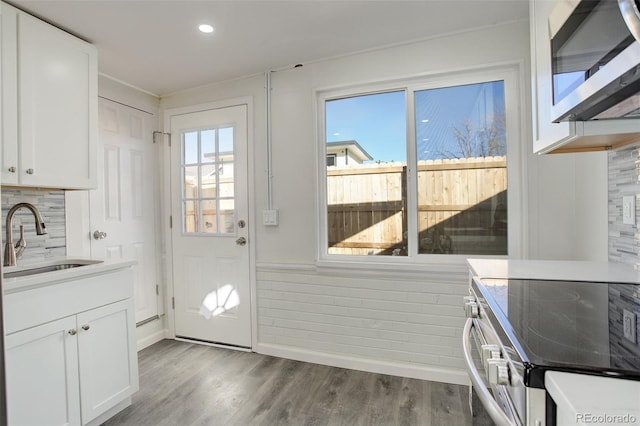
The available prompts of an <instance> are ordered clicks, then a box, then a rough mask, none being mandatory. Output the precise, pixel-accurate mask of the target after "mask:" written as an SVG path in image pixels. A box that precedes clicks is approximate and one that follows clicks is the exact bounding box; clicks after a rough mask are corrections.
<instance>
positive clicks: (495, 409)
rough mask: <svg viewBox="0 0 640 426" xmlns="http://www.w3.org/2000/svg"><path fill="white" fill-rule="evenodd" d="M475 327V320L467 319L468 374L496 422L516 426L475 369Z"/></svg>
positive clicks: (465, 344)
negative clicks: (473, 350)
mask: <svg viewBox="0 0 640 426" xmlns="http://www.w3.org/2000/svg"><path fill="white" fill-rule="evenodd" d="M472 327H475V325H474V324H473V320H472V319H471V318H469V319H467V322H466V324H465V325H464V331H463V332H462V349H463V351H464V359H465V361H466V364H467V372H468V373H469V377H470V378H471V383H472V385H473V388H474V389H475V390H476V393H477V394H478V397H479V398H480V401H482V405H484V408H485V409H486V410H487V413H488V414H489V416H490V417H491V419H493V421H494V422H496V424H497V425H499V426H514V425H515V423H514V422H513V421H512V420H511V419H509V417H507V415H506V414H505V413H504V411H502V409H501V408H500V406H499V405H498V403H497V402H496V400H495V399H494V398H493V395H491V392H489V389H487V386H486V385H485V384H484V382H483V380H482V377H481V376H480V373H479V372H478V370H477V369H476V367H475V364H474V363H473V358H472V357H471V341H470V340H469V339H470V335H471V328H472Z"/></svg>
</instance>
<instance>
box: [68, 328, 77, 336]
mask: <svg viewBox="0 0 640 426" xmlns="http://www.w3.org/2000/svg"><path fill="white" fill-rule="evenodd" d="M67 333H69V334H70V335H72V336H75V335H76V334H78V330H76V329H75V328H72V329H71V330H69V331H67Z"/></svg>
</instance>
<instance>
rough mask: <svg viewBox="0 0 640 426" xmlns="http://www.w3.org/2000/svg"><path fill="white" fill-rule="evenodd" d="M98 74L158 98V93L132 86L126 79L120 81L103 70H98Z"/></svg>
mask: <svg viewBox="0 0 640 426" xmlns="http://www.w3.org/2000/svg"><path fill="white" fill-rule="evenodd" d="M98 75H99V76H100V77H104V78H107V79H109V80H111V81H115V82H116V83H118V84H122V85H123V86H127V87H129V88H131V89H133V90H136V91H138V92H141V93H144V94H146V95H149V96H153V97H154V98H156V99H158V100H159V99H160V95H157V94H155V93H153V92H150V91H148V90H145V89H142V88H140V87H138V86H134V85H133V84H130V83H127V82H126V81H122V80H120V79H118V78H115V77H113V76H111V75H109V74H105V73H103V72H99V73H98Z"/></svg>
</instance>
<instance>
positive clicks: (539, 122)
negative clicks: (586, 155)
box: [529, 0, 640, 153]
mask: <svg viewBox="0 0 640 426" xmlns="http://www.w3.org/2000/svg"><path fill="white" fill-rule="evenodd" d="M561 2H562V3H567V2H566V1H564V0H556V1H552V0H534V1H531V2H530V3H529V8H530V10H529V19H530V32H531V34H530V36H531V38H530V40H531V86H532V87H531V89H532V97H531V98H532V102H533V105H532V111H533V151H534V152H536V153H548V152H553V153H559V152H580V151H601V150H607V149H611V148H615V147H617V146H621V145H624V144H627V143H631V142H635V141H637V140H636V139H632V138H633V136H631V137H630V134H632V133H636V134H637V132H638V131H639V129H640V121H639V120H601V121H584V122H581V121H578V122H561V123H553V122H552V118H551V105H552V85H551V84H552V83H551V43H550V41H549V34H550V33H549V16H550V15H551V12H552V11H553V9H554V8H555V7H556V6H557V5H558V4H559V3H561ZM625 132H626V133H625Z"/></svg>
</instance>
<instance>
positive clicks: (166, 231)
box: [159, 96, 258, 350]
mask: <svg viewBox="0 0 640 426" xmlns="http://www.w3.org/2000/svg"><path fill="white" fill-rule="evenodd" d="M240 105H246V107H247V209H248V221H249V247H248V250H249V292H250V302H251V309H250V315H251V330H250V331H251V348H252V350H253V349H254V348H255V347H256V346H257V345H258V335H257V331H258V315H257V298H256V292H257V287H256V274H255V271H256V268H255V265H256V261H255V259H256V257H255V250H256V246H255V240H256V214H255V206H254V203H253V200H255V167H254V160H253V159H254V155H253V153H254V149H253V148H254V143H253V142H254V128H253V97H252V96H244V97H238V98H232V99H226V100H221V101H214V102H207V103H203V104H196V105H189V106H184V107H176V108H167V109H165V110H164V118H163V120H164V121H163V126H162V127H163V129H164V130H163V131H164V132H167V129H169V130H170V125H171V117H172V116H174V115H181V114H190V113H195V112H200V111H207V110H211V109H220V108H228V107H234V106H240ZM168 133H170V131H169V132H168ZM169 138H170V136H168V135H165V136H164V137H163V138H162V150H161V158H160V161H159V164H161V165H162V193H161V194H160V198H161V200H162V212H161V213H162V214H161V216H162V217H161V222H162V229H163V231H162V234H163V236H164V243H163V249H164V253H162V259H164V261H165V262H164V263H165V265H164V273H165V276H166V278H167V279H166V283H167V292H166V298H165V312H166V313H167V331H168V333H167V337H168V338H172V339H175V337H176V333H175V311H174V309H173V306H172V298H173V296H174V294H175V287H174V280H173V241H172V236H171V228H170V227H169V220H170V219H169V217H170V216H171V202H172V200H171V148H170V146H169ZM177 220H178V219H176V221H177ZM176 223H177V222H176ZM174 225H175V224H174Z"/></svg>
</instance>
